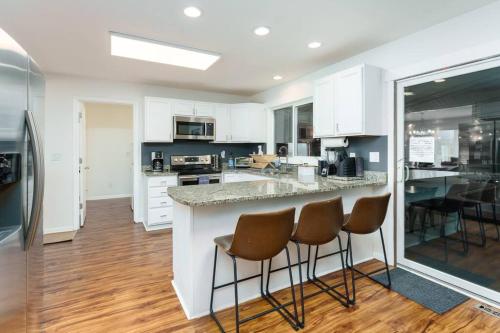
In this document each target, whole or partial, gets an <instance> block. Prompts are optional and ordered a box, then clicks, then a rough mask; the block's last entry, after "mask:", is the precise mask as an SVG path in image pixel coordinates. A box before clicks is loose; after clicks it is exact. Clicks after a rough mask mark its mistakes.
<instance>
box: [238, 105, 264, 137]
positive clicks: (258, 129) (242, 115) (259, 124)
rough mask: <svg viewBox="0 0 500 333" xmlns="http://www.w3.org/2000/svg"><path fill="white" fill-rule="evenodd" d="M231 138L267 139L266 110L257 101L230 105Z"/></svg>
mask: <svg viewBox="0 0 500 333" xmlns="http://www.w3.org/2000/svg"><path fill="white" fill-rule="evenodd" d="M231 138H232V141H233V142H255V143H264V142H266V141H267V110H266V108H265V106H264V105H262V104H257V103H242V104H232V105H231Z"/></svg>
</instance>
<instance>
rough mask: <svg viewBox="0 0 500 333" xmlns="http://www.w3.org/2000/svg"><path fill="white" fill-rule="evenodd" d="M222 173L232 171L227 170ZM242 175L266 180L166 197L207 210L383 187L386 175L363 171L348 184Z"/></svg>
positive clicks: (177, 190) (181, 190)
mask: <svg viewBox="0 0 500 333" xmlns="http://www.w3.org/2000/svg"><path fill="white" fill-rule="evenodd" d="M225 172H234V171H232V170H231V171H229V170H227V171H225ZM245 172H248V173H250V174H259V175H261V176H264V177H268V178H269V179H267V180H255V181H247V182H236V183H222V184H209V185H193V186H179V187H170V188H169V189H168V194H169V196H170V197H171V198H172V199H173V200H175V201H177V202H179V203H181V204H183V205H187V206H210V205H222V204H226V203H234V202H242V201H250V200H262V199H270V198H281V197H289V196H296V195H304V194H310V193H319V192H336V191H341V190H345V189H351V188H357V187H365V186H376V185H379V186H382V185H386V184H387V173H386V172H377V171H365V177H363V178H356V179H352V180H339V179H334V178H332V177H320V176H317V175H315V176H314V177H313V178H311V179H299V177H298V176H297V173H295V172H294V173H290V174H284V175H283V174H281V175H269V174H262V173H260V172H255V171H243V170H238V173H245Z"/></svg>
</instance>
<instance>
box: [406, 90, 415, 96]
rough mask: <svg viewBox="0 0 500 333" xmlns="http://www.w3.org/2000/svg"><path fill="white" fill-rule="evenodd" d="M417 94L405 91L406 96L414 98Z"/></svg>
mask: <svg viewBox="0 0 500 333" xmlns="http://www.w3.org/2000/svg"><path fill="white" fill-rule="evenodd" d="M413 95H415V93H414V92H413V91H405V96H413Z"/></svg>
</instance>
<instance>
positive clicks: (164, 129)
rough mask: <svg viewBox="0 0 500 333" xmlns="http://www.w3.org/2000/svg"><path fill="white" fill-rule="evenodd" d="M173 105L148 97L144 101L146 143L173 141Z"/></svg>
mask: <svg viewBox="0 0 500 333" xmlns="http://www.w3.org/2000/svg"><path fill="white" fill-rule="evenodd" d="M172 126H173V121H172V103H171V102H170V101H169V100H166V99H156V98H150V97H146V98H145V101H144V142H172V141H173V128H172Z"/></svg>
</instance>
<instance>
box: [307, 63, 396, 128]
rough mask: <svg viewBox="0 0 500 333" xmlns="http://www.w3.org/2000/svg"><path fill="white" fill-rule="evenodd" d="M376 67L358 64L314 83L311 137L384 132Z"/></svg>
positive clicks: (379, 76)
mask: <svg viewBox="0 0 500 333" xmlns="http://www.w3.org/2000/svg"><path fill="white" fill-rule="evenodd" d="M383 122H384V115H383V112H382V78H381V70H380V69H379V68H376V67H373V66H368V65H359V66H356V67H352V68H349V69H347V70H344V71H341V72H338V73H335V74H333V75H329V76H327V77H325V78H323V79H320V80H318V81H316V82H315V85H314V136H315V137H334V136H355V135H386V134H387V133H386V132H385V126H384V123H383Z"/></svg>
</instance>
